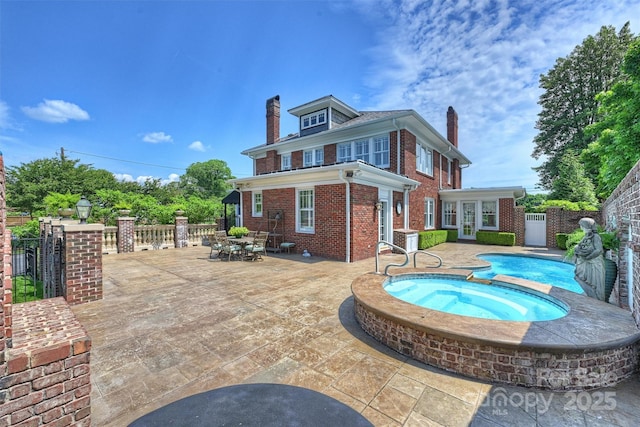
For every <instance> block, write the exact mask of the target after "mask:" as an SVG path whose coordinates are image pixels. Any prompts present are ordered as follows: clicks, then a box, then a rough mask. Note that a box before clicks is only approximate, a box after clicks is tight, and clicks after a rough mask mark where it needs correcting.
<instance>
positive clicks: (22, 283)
mask: <svg viewBox="0 0 640 427" xmlns="http://www.w3.org/2000/svg"><path fill="white" fill-rule="evenodd" d="M35 288H36V289H35V292H34V285H33V279H32V278H31V277H25V276H16V277H14V278H13V303H14V304H19V303H21V302H28V301H36V300H39V299H42V298H43V295H44V292H43V287H42V281H40V280H38V281H36V284H35Z"/></svg>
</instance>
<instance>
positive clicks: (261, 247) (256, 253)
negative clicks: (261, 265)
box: [244, 237, 267, 261]
mask: <svg viewBox="0 0 640 427" xmlns="http://www.w3.org/2000/svg"><path fill="white" fill-rule="evenodd" d="M244 249H245V253H246V254H247V257H250V258H251V260H252V261H255V260H262V255H263V254H264V256H267V239H266V238H265V237H256V238H255V239H253V243H251V244H250V245H247V246H246V247H245V248H244Z"/></svg>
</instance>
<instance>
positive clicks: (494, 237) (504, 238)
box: [476, 230, 516, 246]
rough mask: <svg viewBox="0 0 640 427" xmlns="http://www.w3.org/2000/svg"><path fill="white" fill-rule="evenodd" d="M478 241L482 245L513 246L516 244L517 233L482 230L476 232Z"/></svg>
mask: <svg viewBox="0 0 640 427" xmlns="http://www.w3.org/2000/svg"><path fill="white" fill-rule="evenodd" d="M476 242H477V243H480V244H482V245H500V246H513V245H515V244H516V234H515V233H504V232H500V231H482V230H480V231H478V232H476Z"/></svg>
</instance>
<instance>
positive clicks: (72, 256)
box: [64, 224, 103, 305]
mask: <svg viewBox="0 0 640 427" xmlns="http://www.w3.org/2000/svg"><path fill="white" fill-rule="evenodd" d="M91 227H93V228H95V226H93V225H92V224H91V225H84V226H83V225H72V226H67V225H65V226H64V231H65V239H64V241H65V250H64V255H65V262H66V266H65V279H66V290H65V298H66V300H67V302H68V303H69V304H70V305H74V304H82V303H85V302H89V301H95V300H99V299H102V236H103V234H102V228H99V229H96V230H87V231H80V230H82V229H83V228H91ZM74 229H79V230H78V231H75V230H74Z"/></svg>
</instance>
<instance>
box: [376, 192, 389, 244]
mask: <svg viewBox="0 0 640 427" xmlns="http://www.w3.org/2000/svg"><path fill="white" fill-rule="evenodd" d="M380 203H381V205H382V209H380V210H379V211H378V241H380V240H385V241H387V242H390V241H391V240H390V238H389V229H388V227H387V210H388V207H389V203H387V201H386V200H381V201H380Z"/></svg>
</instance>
